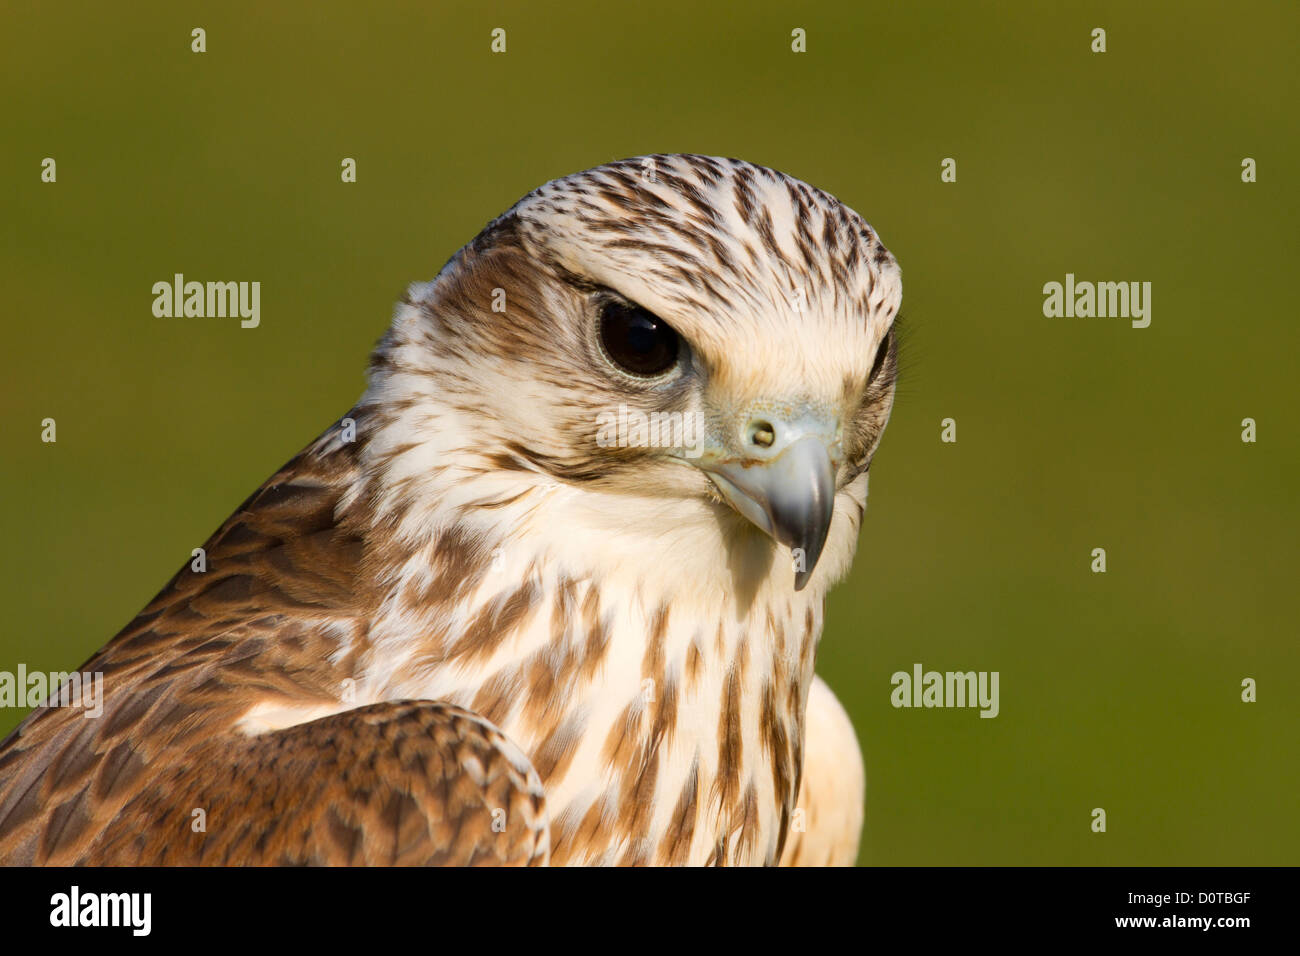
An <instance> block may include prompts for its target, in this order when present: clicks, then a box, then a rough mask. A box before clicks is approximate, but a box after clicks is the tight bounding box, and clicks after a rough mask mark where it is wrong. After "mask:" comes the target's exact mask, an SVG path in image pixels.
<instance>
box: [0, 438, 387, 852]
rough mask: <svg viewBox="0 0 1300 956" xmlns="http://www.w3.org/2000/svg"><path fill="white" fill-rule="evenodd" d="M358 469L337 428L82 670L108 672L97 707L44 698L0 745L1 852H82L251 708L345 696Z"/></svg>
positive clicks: (361, 595) (236, 517)
mask: <svg viewBox="0 0 1300 956" xmlns="http://www.w3.org/2000/svg"><path fill="white" fill-rule="evenodd" d="M355 467H356V466H355V462H354V459H353V455H352V452H351V446H350V445H342V444H337V443H334V442H332V440H331V433H329V432H327V433H326V435H325V436H323V437H322V438H321V439H320V440H318V441H317V442H316V443H315V444H313V445H312V446H311V447H309V448H308V449H307V450H306V451H304V452H303V453H302V454H300V455H298V456H297V457H295V458H294V459H293V460H292V461H290V462H289V463H288V464H287V465H285V467H284V468H282V469H281V470H280V471H279V472H277V473H276V474H275V475H274V476H273V477H272V478H271V479H270V480H269V481H267V482H266V483H265V484H264V485H263V486H262V487H261V488H260V489H259V490H258V491H257V492H255V493H254V494H253V495H252V496H251V497H250V498H249V499H248V500H247V501H246V502H245V503H244V504H243V506H241V507H240V508H239V509H238V510H237V511H236V512H235V513H234V514H233V515H232V516H231V517H230V518H229V519H228V520H227V521H226V522H225V524H223V525H222V526H221V528H220V529H219V530H218V531H217V532H216V533H215V534H214V535H213V536H212V537H211V538H210V539H209V540H208V542H207V544H206V547H205V550H206V551H207V570H206V572H196V571H193V570H191V568H190V566H189V565H187V566H186V567H185V568H184V569H183V570H182V571H180V572H179V573H178V574H177V575H176V576H175V577H174V578H173V579H172V580H171V582H169V583H168V585H167V586H166V587H165V588H164V589H163V590H162V592H160V593H159V595H158V596H157V597H156V598H154V600H153V601H151V602H150V603H149V605H148V606H147V607H146V608H145V609H144V610H143V611H142V612H140V614H139V615H138V616H137V617H136V618H135V619H134V620H133V621H132V622H131V623H130V624H128V625H127V626H126V627H125V628H123V629H122V631H121V632H120V633H119V634H118V635H117V636H116V637H115V638H114V639H113V640H112V641H110V642H109V643H108V644H107V645H106V646H105V647H104V648H103V649H102V650H100V651H99V652H98V653H96V654H95V655H94V656H93V657H92V658H91V659H90V660H89V661H87V662H86V664H85V665H83V667H82V668H81V670H82V671H83V672H88V673H93V672H102V673H103V675H104V713H103V715H102V717H100V718H99V719H97V720H90V719H86V717H85V714H84V713H83V712H82V711H80V710H77V709H69V708H37V709H36V710H35V711H33V712H32V713H31V714H30V715H28V717H27V718H26V719H25V720H24V721H23V723H22V724H20V725H19V726H18V728H17V729H16V730H15V731H14V732H13V733H12V734H10V736H9V738H8V739H7V740H6V741H4V743H3V744H0V862H4V863H25V864H32V863H42V864H45V863H49V864H62V863H69V862H72V861H73V860H75V859H77V858H78V857H79V855H80V854H81V853H82V852H83V851H84V847H85V846H86V844H87V843H88V842H89V841H92V840H94V839H95V838H96V835H97V834H98V833H99V832H100V831H101V830H102V829H103V828H104V827H105V826H106V825H108V824H109V823H110V822H111V821H112V820H113V818H114V817H115V816H116V814H117V813H118V812H119V811H120V810H121V809H122V807H123V806H125V805H126V804H127V803H128V802H129V801H130V800H132V799H133V798H135V797H136V796H137V795H138V794H139V793H140V792H141V791H142V790H143V789H144V788H146V787H148V786H152V785H153V782H154V780H155V779H156V776H157V775H158V774H159V773H166V772H174V771H176V770H178V769H184V768H186V767H189V766H191V765H192V764H193V763H194V761H195V759H196V758H195V753H196V750H197V748H198V747H199V745H201V744H202V745H208V746H211V745H212V744H213V743H214V742H221V741H236V740H238V739H239V736H238V735H237V732H236V731H235V729H234V725H235V723H236V721H237V720H238V719H239V718H240V716H242V715H243V713H244V712H245V711H247V710H248V708H249V707H250V706H252V705H253V704H254V703H257V702H259V701H276V702H282V703H283V704H284V705H286V706H329V705H332V704H336V703H337V701H338V700H339V696H340V691H341V688H342V687H343V681H344V679H346V678H347V677H348V676H349V675H350V673H351V670H350V667H349V661H348V660H347V659H346V658H345V659H344V660H342V661H340V662H339V663H337V664H332V663H330V661H329V658H328V655H327V654H326V653H325V651H326V649H327V647H328V646H329V645H330V644H333V643H334V642H328V643H327V642H326V640H324V638H323V636H322V633H321V628H322V627H323V626H325V624H326V623H328V624H329V625H332V626H334V627H336V628H344V627H346V628H351V629H353V630H354V631H355V633H356V635H357V641H358V647H356V648H354V650H353V654H352V655H348V656H349V657H350V656H354V655H355V653H357V652H359V650H360V644H363V643H364V641H365V620H366V617H367V613H368V607H367V604H368V602H370V601H371V600H373V595H372V594H370V593H369V591H368V590H367V588H366V587H365V586H364V583H363V582H362V581H361V580H359V578H358V575H357V565H358V561H359V560H360V556H361V551H362V541H361V538H360V536H359V535H358V534H357V533H354V532H353V531H352V530H350V528H349V526H348V521H347V516H346V515H339V514H336V511H337V507H338V496H339V494H340V492H341V490H342V489H343V488H344V487H346V483H347V481H348V480H349V479H350V478H351V477H353V472H354V470H355Z"/></svg>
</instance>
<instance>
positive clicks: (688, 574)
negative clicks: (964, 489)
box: [0, 155, 902, 865]
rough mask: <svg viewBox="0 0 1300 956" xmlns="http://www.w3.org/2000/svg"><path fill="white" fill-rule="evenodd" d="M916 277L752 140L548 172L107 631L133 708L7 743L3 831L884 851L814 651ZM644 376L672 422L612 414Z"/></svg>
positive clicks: (559, 849)
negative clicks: (904, 301) (361, 385)
mask: <svg viewBox="0 0 1300 956" xmlns="http://www.w3.org/2000/svg"><path fill="white" fill-rule="evenodd" d="M901 294H902V287H901V279H900V273H899V269H898V265H897V263H896V261H895V259H894V257H893V256H892V255H891V254H890V253H889V252H888V251H887V250H886V249H885V247H884V246H883V245H882V244H881V242H880V240H879V239H878V238H877V236H876V233H875V232H874V231H873V230H872V228H871V227H870V226H869V225H868V224H867V223H866V222H865V221H863V219H862V218H861V217H860V216H859V215H858V214H857V213H855V212H854V211H853V210H851V209H849V208H848V207H847V206H845V205H843V204H842V203H841V202H839V201H838V200H836V199H835V198H834V197H832V196H830V195H828V194H826V193H824V192H822V191H820V190H818V189H815V188H813V187H811V186H809V185H807V184H805V183H803V182H800V181H798V180H796V179H793V178H791V177H789V176H786V175H784V174H782V173H779V172H776V171H773V170H771V169H766V168H763V167H760V166H755V165H751V164H749V163H746V162H742V161H739V160H734V159H717V158H711V157H704V156H692V155H656V156H647V157H641V158H637V159H631V160H625V161H622V162H616V163H611V164H608V165H605V166H600V167H597V168H595V169H591V170H589V171H587V172H583V173H578V174H575V175H572V176H569V177H566V178H563V179H558V180H555V181H553V182H550V183H548V184H546V185H544V186H542V187H541V188H539V189H537V190H535V191H534V192H532V193H530V194H529V195H528V196H526V197H524V198H523V199H522V200H520V201H519V202H518V203H517V204H516V205H515V206H513V207H512V208H511V209H510V210H508V211H507V212H506V213H504V214H503V215H501V216H499V217H498V218H496V219H494V220H493V221H492V222H490V223H489V224H488V225H487V226H486V227H485V228H484V229H483V230H482V232H480V233H479V235H478V236H477V237H476V238H475V239H474V240H473V241H471V242H470V243H469V244H468V245H466V246H465V247H464V248H462V249H461V250H460V251H459V252H457V253H456V255H455V256H453V257H452V258H451V260H450V261H449V262H448V263H447V265H446V266H444V268H443V269H442V270H441V272H439V273H438V275H437V276H436V277H435V278H434V279H433V280H432V281H430V282H427V283H420V284H416V285H413V286H411V288H410V289H409V291H408V293H407V295H406V296H405V298H404V299H403V300H402V301H401V303H400V304H399V306H398V307H397V309H396V311H395V314H394V318H393V321H392V324H391V326H390V327H389V329H388V331H387V332H386V334H385V335H384V336H383V338H382V339H381V340H380V341H379V343H378V345H377V346H376V348H375V350H374V352H373V354H372V356H371V360H370V366H369V371H368V378H367V383H368V384H367V388H366V390H365V392H364V394H363V395H362V397H361V398H360V400H359V401H358V402H357V403H356V405H355V406H353V408H351V409H350V410H349V411H348V412H347V413H346V414H345V415H344V416H343V417H342V418H341V419H339V420H338V421H336V422H335V423H334V424H332V425H331V426H330V427H329V428H328V429H326V431H325V432H324V433H323V434H322V435H321V436H320V437H318V438H317V439H316V440H315V441H313V442H312V443H311V444H309V445H308V446H307V447H306V448H305V449H304V450H303V451H302V452H301V453H299V454H298V455H297V456H296V457H295V458H293V459H292V460H291V461H290V462H289V463H288V464H287V465H285V466H284V467H283V468H282V469H280V470H279V471H278V472H277V473H275V474H274V475H273V476H272V477H271V478H270V479H269V480H268V481H267V482H266V483H265V484H263V485H262V487H261V488H259V489H258V490H257V491H256V492H254V493H253V495H252V496H251V497H250V498H249V499H248V500H247V501H245V502H244V504H243V505H241V506H240V507H239V508H238V509H237V510H236V511H235V512H234V514H232V515H231V516H230V518H229V519H227V520H226V522H225V523H224V524H223V525H222V526H221V527H220V528H219V529H218V530H217V532H216V533H215V534H214V535H213V536H212V537H211V538H210V539H209V540H208V542H207V544H206V546H205V551H206V566H203V565H201V564H199V563H198V562H194V563H192V564H191V565H190V566H187V567H185V568H183V569H182V570H181V571H180V572H179V573H178V574H177V575H176V576H175V577H174V578H173V579H172V580H171V582H170V583H168V584H167V586H166V587H165V588H164V589H163V590H162V592H161V593H160V594H159V595H158V596H157V597H156V598H154V600H153V601H152V602H151V603H150V604H149V605H148V606H147V607H146V608H145V609H144V610H143V611H142V612H141V613H140V614H139V615H138V616H137V617H136V618H135V619H134V620H133V621H132V622H131V623H130V624H128V625H127V626H126V627H125V628H124V629H123V630H122V631H121V632H120V633H119V634H118V635H117V636H116V637H114V638H113V639H112V640H111V641H110V642H109V643H108V644H107V645H106V646H105V647H104V648H103V649H102V650H100V651H99V652H98V653H97V654H95V655H94V656H93V657H92V658H91V659H90V660H89V661H88V662H87V663H86V664H85V666H84V668H83V671H85V672H89V673H102V674H103V679H104V700H103V713H102V716H100V717H99V718H98V719H86V718H85V716H84V714H83V713H82V712H80V711H78V710H77V709H75V708H69V707H58V706H42V707H38V708H37V709H36V710H34V711H33V712H32V713H31V714H30V715H29V716H28V717H27V719H26V720H24V721H23V723H22V724H21V725H20V726H19V728H18V729H17V730H16V731H15V732H14V733H13V734H11V735H10V736H9V738H8V739H7V740H6V741H5V742H4V743H3V745H0V861H2V862H4V863H9V864H101V865H102V864H125V865H136V864H162V865H168V864H179V865H193V864H225V865H230V864H238V865H275V864H397V865H408V864H450V865H471V864H490V865H491V864H520V865H544V864H567V865H679V864H691V865H751V864H779V863H786V864H828V863H829V864H847V863H851V862H852V861H853V860H854V858H855V857H856V854H857V847H858V840H859V835H860V829H861V825H862V808H863V797H864V777H863V771H862V757H861V753H860V750H859V747H858V743H857V739H856V736H855V735H854V732H853V727H852V725H851V724H850V723H849V720H848V718H847V716H846V715H845V713H844V710H843V708H842V707H841V706H840V705H839V703H838V702H837V701H836V699H835V696H834V695H833V694H832V693H831V691H830V689H829V688H828V687H827V686H826V684H825V683H824V682H822V681H821V680H820V679H819V678H818V677H817V676H816V675H815V674H814V663H815V657H816V651H817V644H818V640H819V638H820V635H821V631H822V616H823V601H824V597H825V594H826V592H827V589H828V588H829V587H830V586H831V585H832V584H833V583H835V582H836V581H837V580H839V579H840V578H841V577H843V576H844V574H845V573H846V571H847V570H848V568H849V565H850V562H851V560H852V557H853V553H854V550H855V548H856V541H857V536H858V529H859V525H860V522H861V519H862V515H863V511H864V509H865V507H866V501H867V481H868V473H869V470H870V466H871V462H872V458H873V456H874V454H875V451H876V448H877V446H878V444H879V442H880V438H881V434H882V432H883V431H884V428H885V424H886V422H887V420H888V418H889V413H890V409H891V407H892V403H893V396H894V381H895V376H896V369H897V345H896V333H895V330H894V319H895V316H896V314H897V312H898V308H899V303H900V298H901ZM631 412H635V413H637V414H639V415H640V416H642V417H643V418H644V419H646V420H653V421H657V422H665V423H666V422H671V423H673V424H674V427H672V428H669V427H666V426H665V427H663V428H659V429H655V430H653V433H652V434H651V436H650V438H651V439H654V440H649V439H647V437H646V435H645V434H644V433H643V431H642V430H640V429H627V430H624V431H621V432H618V433H617V435H616V436H615V437H616V438H617V439H618V440H612V439H611V437H610V434H609V433H608V431H602V429H601V427H599V426H598V423H599V422H601V421H602V420H605V421H608V416H609V415H611V414H623V415H625V416H626V415H628V414H630V413H631ZM656 416H658V417H656ZM638 420H641V419H638ZM679 423H694V424H695V425H696V426H698V427H697V431H698V434H693V435H692V436H690V437H691V440H689V441H688V440H687V433H688V432H690V431H691V429H687V428H681V427H676V426H677V425H678V424H679Z"/></svg>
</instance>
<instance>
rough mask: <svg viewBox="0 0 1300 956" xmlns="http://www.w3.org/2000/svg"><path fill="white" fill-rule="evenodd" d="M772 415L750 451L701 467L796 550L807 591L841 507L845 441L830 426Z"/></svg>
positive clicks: (797, 582)
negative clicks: (840, 460)
mask: <svg viewBox="0 0 1300 956" xmlns="http://www.w3.org/2000/svg"><path fill="white" fill-rule="evenodd" d="M771 418H772V416H769V417H768V420H767V421H764V422H763V423H762V424H763V425H764V426H766V428H765V429H763V430H761V431H760V432H759V439H758V440H755V438H754V429H753V427H752V426H751V427H750V428H749V429H748V430H747V431H748V433H749V434H748V436H747V438H748V440H747V443H746V444H747V450H748V451H749V452H750V454H748V455H745V456H743V457H738V458H737V457H732V458H727V459H722V460H718V461H713V462H701V463H700V467H702V468H703V470H704V471H705V473H706V474H708V476H709V477H710V478H711V479H712V480H713V484H714V485H715V486H716V487H717V489H718V491H719V492H721V494H722V496H723V497H724V498H725V499H726V500H727V503H728V504H730V505H731V506H732V507H733V508H735V509H736V511H738V512H739V513H740V514H741V515H743V516H744V517H745V518H747V519H748V520H749V521H750V522H751V523H753V524H754V525H755V527H757V528H759V529H760V530H762V531H763V532H765V533H766V534H768V535H769V536H770V537H771V538H772V539H773V540H774V541H777V542H778V543H780V544H783V545H785V546H786V547H788V548H789V549H790V550H791V553H792V555H793V556H794V562H795V579H794V588H795V590H796V591H802V590H803V588H804V586H805V585H806V584H807V583H808V580H809V579H810V578H811V577H812V573H813V569H814V568H816V567H817V559H818V558H820V557H821V553H822V548H823V547H824V546H825V544H826V535H827V532H829V531H830V527H831V516H832V514H833V512H834V508H835V461H834V460H833V456H836V455H838V453H839V445H838V442H837V441H835V440H834V438H833V436H832V435H830V434H828V431H829V429H827V428H824V427H817V428H813V429H809V428H807V427H806V423H803V422H790V423H788V424H787V423H783V422H777V423H776V424H775V425H773V424H769V421H770V420H771ZM801 426H803V427H801ZM763 439H767V443H766V444H763V443H762V440H763Z"/></svg>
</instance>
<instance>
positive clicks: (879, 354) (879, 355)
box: [867, 327, 894, 385]
mask: <svg viewBox="0 0 1300 956" xmlns="http://www.w3.org/2000/svg"><path fill="white" fill-rule="evenodd" d="M893 344H894V330H893V328H892V327H891V328H890V330H889V331H888V332H886V333H885V337H884V338H883V339H882V340H881V342H880V348H878V349H876V360H875V361H874V362H873V363H871V377H870V378H868V379H867V384H868V385H870V384H871V383H872V382H874V381H875V380H876V378H877V377H878V376H879V375H880V370H881V369H882V368H884V367H885V359H887V358H889V347H890V346H891V345H893Z"/></svg>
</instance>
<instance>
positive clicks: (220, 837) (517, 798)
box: [76, 701, 550, 866]
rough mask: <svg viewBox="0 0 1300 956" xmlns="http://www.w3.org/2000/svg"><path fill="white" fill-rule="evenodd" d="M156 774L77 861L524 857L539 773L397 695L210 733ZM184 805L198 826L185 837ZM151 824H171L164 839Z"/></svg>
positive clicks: (543, 821)
mask: <svg viewBox="0 0 1300 956" xmlns="http://www.w3.org/2000/svg"><path fill="white" fill-rule="evenodd" d="M194 757H195V759H194V760H192V761H190V762H188V763H186V764H173V765H172V766H171V767H170V769H169V771H168V772H167V773H165V774H162V775H159V776H157V777H155V779H154V783H153V786H151V787H150V788H149V789H148V790H147V791H145V792H142V793H141V794H139V795H138V796H137V797H136V798H135V799H133V800H132V801H131V802H130V803H128V804H127V805H126V806H125V807H124V808H123V809H122V811H121V812H120V813H119V814H118V816H117V818H116V819H115V820H114V821H113V823H112V824H111V825H110V826H109V827H108V828H107V829H105V831H104V832H103V834H102V836H101V837H100V838H99V840H97V841H96V842H95V843H94V844H93V845H92V846H91V847H90V848H89V850H88V851H86V852H85V853H84V854H83V855H82V856H81V857H79V858H78V859H77V861H76V862H78V863H88V864H92V865H131V866H140V865H194V864H208V865H230V864H238V865H247V866H262V865H304V864H306V865H328V866H353V865H367V866H375V865H394V866H475V865H487V866H510V865H514V866H536V865H545V864H546V863H547V862H548V860H549V850H550V841H549V830H548V828H547V818H546V807H545V801H544V798H543V796H542V785H541V781H540V780H539V779H538V777H537V773H536V772H535V771H534V770H532V768H531V767H529V766H527V764H526V762H523V757H522V755H521V754H519V752H518V751H517V750H516V749H515V748H514V747H513V745H512V744H510V743H509V742H508V741H506V739H505V738H504V737H503V736H502V735H501V733H500V732H499V731H498V730H496V728H495V727H493V726H491V725H490V724H488V723H487V722H486V721H484V720H482V719H481V718H480V717H478V716H476V715H475V714H472V713H470V712H468V711H465V710H462V709H461V708H459V707H454V706H452V705H450V704H444V703H436V702H430V701H396V702H388V703H383V704H372V705H369V706H366V707H359V708H357V709H355V710H350V711H345V712H344V713H341V714H333V715H331V716H329V717H323V718H321V719H319V720H314V721H311V722H309V723H305V724H299V725H297V726H294V727H289V728H286V729H284V730H280V731H275V732H271V733H267V734H263V735H262V736H259V737H251V738H245V739H244V740H242V741H239V742H234V743H232V742H228V741H223V742H221V743H219V744H217V745H214V746H211V747H207V748H203V749H201V750H199V751H197V752H196V753H195V755H194ZM196 810H202V811H203V821H204V829H203V831H202V832H196V829H195V821H196V820H197V819H199V817H198V815H197V814H196V812H195V811H196ZM159 831H163V832H170V833H171V838H170V839H168V840H166V841H160V840H158V839H157V833H158V832H159Z"/></svg>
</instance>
